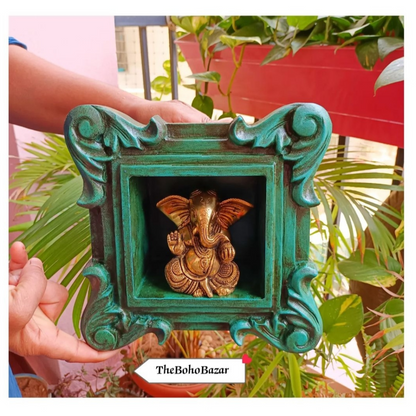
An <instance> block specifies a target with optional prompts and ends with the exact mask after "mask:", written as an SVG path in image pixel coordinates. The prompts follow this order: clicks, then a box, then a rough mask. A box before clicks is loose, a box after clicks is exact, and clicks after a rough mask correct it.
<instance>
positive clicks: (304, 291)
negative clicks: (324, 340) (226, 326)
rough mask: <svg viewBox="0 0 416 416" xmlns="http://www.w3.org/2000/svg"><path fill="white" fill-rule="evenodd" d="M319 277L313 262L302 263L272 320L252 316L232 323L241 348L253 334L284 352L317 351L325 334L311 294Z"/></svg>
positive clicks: (297, 267) (295, 271)
mask: <svg viewBox="0 0 416 416" xmlns="http://www.w3.org/2000/svg"><path fill="white" fill-rule="evenodd" d="M316 275H317V270H316V267H315V266H314V264H313V263H310V262H299V263H298V264H297V266H296V268H295V270H294V271H293V273H292V274H291V275H290V276H289V278H288V280H287V281H286V287H285V288H284V289H283V290H282V297H281V305H282V306H281V309H280V310H278V311H277V312H276V313H275V314H274V315H273V316H272V317H271V318H265V317H255V316H253V317H250V318H248V319H238V320H235V321H233V322H231V323H230V333H231V336H232V337H233V339H234V341H235V342H236V343H237V344H238V345H242V343H243V339H244V337H245V335H247V334H248V333H251V334H254V335H256V336H258V337H261V338H263V339H265V340H266V341H267V342H269V343H270V344H271V345H274V346H275V347H276V348H278V349H280V350H283V351H288V352H297V353H301V352H306V351H309V350H311V349H312V348H314V347H315V346H316V344H317V343H318V341H319V339H320V337H321V334H322V320H321V316H320V314H319V310H318V308H317V306H316V304H315V301H314V299H313V296H312V294H311V291H310V284H311V280H312V279H313V278H314V277H316Z"/></svg>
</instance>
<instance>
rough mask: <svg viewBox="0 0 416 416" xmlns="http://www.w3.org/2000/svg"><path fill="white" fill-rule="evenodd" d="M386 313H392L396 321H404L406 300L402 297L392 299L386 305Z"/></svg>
mask: <svg viewBox="0 0 416 416" xmlns="http://www.w3.org/2000/svg"><path fill="white" fill-rule="evenodd" d="M384 313H386V314H388V315H392V319H393V320H394V321H395V322H396V323H400V322H403V321H404V317H403V314H404V301H403V300H402V299H390V300H388V301H387V302H386V304H385V305H384Z"/></svg>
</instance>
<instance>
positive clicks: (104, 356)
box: [41, 328, 120, 363]
mask: <svg viewBox="0 0 416 416" xmlns="http://www.w3.org/2000/svg"><path fill="white" fill-rule="evenodd" d="M53 340H54V341H53V342H48V343H45V344H44V345H43V346H42V349H41V354H43V355H46V356H48V357H50V358H55V359H58V360H65V361H68V362H71V363H98V362H100V361H105V360H108V359H109V358H111V357H112V356H114V355H116V354H118V353H119V352H120V350H115V351H97V350H95V349H93V348H91V347H90V346H89V345H87V344H86V343H85V342H83V341H81V340H79V339H77V338H74V337H73V336H72V335H69V334H67V333H66V332H64V331H61V330H60V329H59V328H56V335H54V337H53Z"/></svg>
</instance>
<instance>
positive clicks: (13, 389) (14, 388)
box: [9, 366, 22, 397]
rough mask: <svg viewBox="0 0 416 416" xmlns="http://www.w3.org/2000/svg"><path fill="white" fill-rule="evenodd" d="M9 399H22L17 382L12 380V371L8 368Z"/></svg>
mask: <svg viewBox="0 0 416 416" xmlns="http://www.w3.org/2000/svg"><path fill="white" fill-rule="evenodd" d="M9 397H22V393H21V392H20V389H19V386H18V385H17V381H16V379H15V378H14V375H13V372H12V369H11V368H10V366H9Z"/></svg>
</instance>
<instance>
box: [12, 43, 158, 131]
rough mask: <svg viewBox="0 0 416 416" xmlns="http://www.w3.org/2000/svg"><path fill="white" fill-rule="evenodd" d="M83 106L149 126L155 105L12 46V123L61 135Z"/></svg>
mask: <svg viewBox="0 0 416 416" xmlns="http://www.w3.org/2000/svg"><path fill="white" fill-rule="evenodd" d="M82 104H99V105H103V106H108V107H111V108H114V109H116V110H119V111H121V112H122V113H125V114H127V115H129V116H130V117H132V118H134V119H136V120H137V121H139V122H141V123H143V124H147V123H148V121H149V119H150V117H151V116H152V115H154V114H155V111H154V108H153V107H154V105H155V104H156V103H155V102H151V101H147V100H144V99H141V98H139V97H136V96H134V95H133V94H130V93H128V92H125V91H123V90H121V89H119V88H117V87H113V86H111V85H108V84H105V83H102V82H100V81H97V80H94V79H91V78H88V77H85V76H82V75H78V74H76V73H73V72H71V71H68V70H65V69H63V68H60V67H58V66H56V65H54V64H51V63H50V62H48V61H45V60H44V59H42V58H39V57H38V56H36V55H34V54H32V53H30V52H28V51H26V50H24V49H23V48H20V47H18V46H9V114H10V117H9V121H10V123H13V124H18V125H21V126H24V127H27V128H31V129H33V130H38V131H44V132H50V133H58V134H62V133H63V126H64V122H65V119H66V116H67V114H68V113H69V111H71V109H73V108H74V107H76V106H78V105H82Z"/></svg>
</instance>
